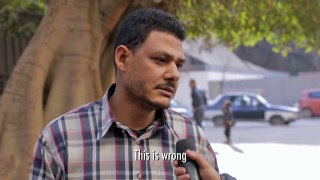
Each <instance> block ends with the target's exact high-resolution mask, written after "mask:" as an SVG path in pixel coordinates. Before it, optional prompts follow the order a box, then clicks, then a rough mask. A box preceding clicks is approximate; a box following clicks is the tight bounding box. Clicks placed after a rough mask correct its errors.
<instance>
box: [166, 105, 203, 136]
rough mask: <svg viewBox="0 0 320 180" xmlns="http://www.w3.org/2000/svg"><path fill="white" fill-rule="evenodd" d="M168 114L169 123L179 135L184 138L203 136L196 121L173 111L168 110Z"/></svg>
mask: <svg viewBox="0 0 320 180" xmlns="http://www.w3.org/2000/svg"><path fill="white" fill-rule="evenodd" d="M166 112H167V121H169V123H170V124H171V126H172V128H173V130H174V131H176V132H178V134H182V135H183V136H184V135H186V136H198V135H200V134H202V133H201V132H200V131H201V128H200V127H199V126H198V125H197V123H196V121H195V120H194V119H192V118H189V117H187V116H185V115H183V114H181V113H179V112H176V111H174V110H171V109H168V110H166ZM199 133H200V134H199Z"/></svg>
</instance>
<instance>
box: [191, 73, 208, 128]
mask: <svg viewBox="0 0 320 180" xmlns="http://www.w3.org/2000/svg"><path fill="white" fill-rule="evenodd" d="M189 85H190V88H191V98H192V109H193V118H194V119H195V120H196V122H197V124H198V125H199V126H200V127H202V119H203V114H204V109H205V106H206V103H207V99H206V96H205V94H204V92H203V91H201V90H199V89H197V87H196V81H195V80H194V79H191V80H190V83H189Z"/></svg>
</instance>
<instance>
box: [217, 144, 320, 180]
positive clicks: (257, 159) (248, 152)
mask: <svg viewBox="0 0 320 180" xmlns="http://www.w3.org/2000/svg"><path fill="white" fill-rule="evenodd" d="M211 145H212V147H213V148H214V151H215V152H216V153H217V158H218V164H219V169H220V173H224V172H225V173H229V174H230V175H233V176H235V177H236V178H237V179H238V180H271V179H272V180H301V179H320V146H319V145H284V144H272V143H259V144H245V143H240V144H233V145H227V144H219V143H212V144H211Z"/></svg>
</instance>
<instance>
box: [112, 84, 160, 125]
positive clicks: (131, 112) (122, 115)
mask: <svg viewBox="0 0 320 180" xmlns="http://www.w3.org/2000/svg"><path fill="white" fill-rule="evenodd" d="M109 102H110V106H111V110H112V113H113V115H114V117H115V119H116V121H118V122H121V123H122V124H123V125H125V126H127V127H128V128H130V129H133V130H141V129H144V128H145V127H147V126H149V125H150V124H151V123H152V122H153V121H154V118H155V115H156V110H152V109H148V108H143V107H141V106H140V105H139V104H137V103H134V102H132V101H131V100H130V99H129V98H128V97H127V96H126V95H122V94H121V93H120V92H119V91H117V90H116V91H115V92H114V94H113V95H112V96H111V97H110V98H109Z"/></svg>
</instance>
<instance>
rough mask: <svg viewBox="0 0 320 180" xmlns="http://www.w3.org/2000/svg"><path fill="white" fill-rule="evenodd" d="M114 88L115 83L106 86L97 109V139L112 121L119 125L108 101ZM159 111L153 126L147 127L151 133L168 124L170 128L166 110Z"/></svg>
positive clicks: (106, 130)
mask: <svg viewBox="0 0 320 180" xmlns="http://www.w3.org/2000/svg"><path fill="white" fill-rule="evenodd" d="M115 89H116V84H115V83H114V84H112V85H111V86H110V87H109V88H108V90H107V91H106V93H105V94H104V96H103V98H102V102H101V106H100V111H99V113H100V115H99V117H101V119H100V123H101V124H99V125H100V126H99V130H98V134H97V140H99V139H101V138H102V137H103V136H105V135H106V134H107V132H108V130H109V128H110V127H111V125H112V124H113V123H118V127H119V122H116V119H115V117H114V116H113V114H112V110H111V107H110V103H109V98H110V97H111V96H112V95H113V93H114V91H115ZM160 111H161V113H160V114H161V116H160V117H159V118H158V119H157V120H156V121H155V122H154V123H153V126H151V127H149V128H150V129H151V130H150V131H149V130H148V132H152V133H153V132H155V131H156V130H158V129H162V128H163V127H165V126H167V125H169V128H171V124H170V122H169V121H168V119H169V118H170V117H169V116H170V115H169V113H168V111H167V110H166V109H163V110H160ZM149 128H148V129H149ZM123 129H124V128H123Z"/></svg>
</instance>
